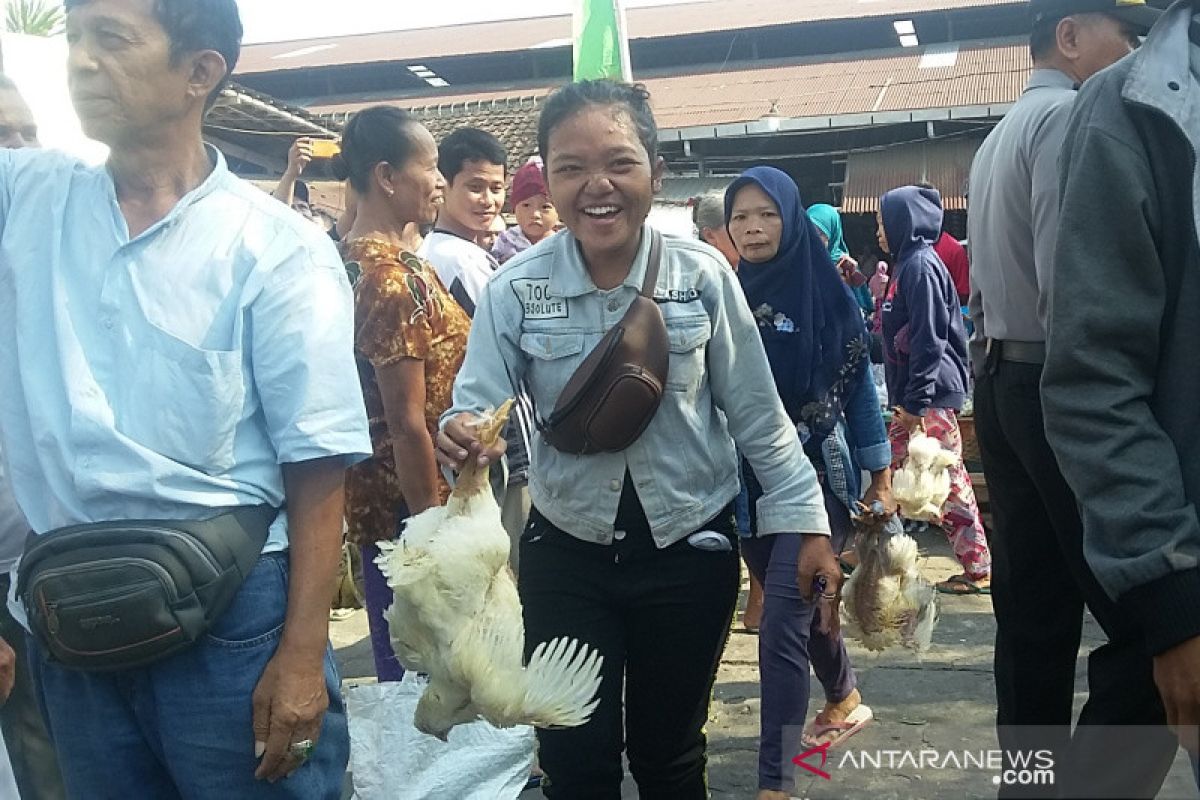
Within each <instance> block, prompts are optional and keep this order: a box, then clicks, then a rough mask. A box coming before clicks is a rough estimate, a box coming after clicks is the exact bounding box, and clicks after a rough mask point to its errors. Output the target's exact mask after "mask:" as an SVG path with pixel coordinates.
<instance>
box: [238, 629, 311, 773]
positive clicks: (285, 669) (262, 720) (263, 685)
mask: <svg viewBox="0 0 1200 800" xmlns="http://www.w3.org/2000/svg"><path fill="white" fill-rule="evenodd" d="M253 703H254V755H255V757H256V758H261V759H262V761H261V763H260V764H259V765H258V770H257V771H255V773H254V777H256V778H259V779H262V780H268V781H270V782H272V783H274V782H275V781H277V780H279V779H280V778H286V777H287V776H288V775H290V774H291V773H292V772H294V771H295V770H297V769H299V768H300V766H301V765H302V764H303V763H304V760H303V759H297V758H295V757H293V756H292V755H291V754H290V753H289V752H288V748H289V747H291V745H293V744H295V743H297V742H303V741H305V740H309V741H311V742H313V744H314V745H315V744H316V742H317V740H318V739H319V738H320V736H321V720H322V719H324V716H325V709H326V708H328V707H329V690H328V689H327V687H326V686H325V664H324V659H323V658H318V659H313V658H312V657H311V655H309V654H304V655H297V654H294V653H292V652H289V651H287V650H284V649H283V647H280V648H279V650H278V651H277V652H276V653H275V655H274V657H272V659H271V660H270V661H269V662H268V663H267V668H266V669H265V670H264V671H263V675H262V678H260V679H259V681H258V686H256V687H255V688H254V696H253Z"/></svg>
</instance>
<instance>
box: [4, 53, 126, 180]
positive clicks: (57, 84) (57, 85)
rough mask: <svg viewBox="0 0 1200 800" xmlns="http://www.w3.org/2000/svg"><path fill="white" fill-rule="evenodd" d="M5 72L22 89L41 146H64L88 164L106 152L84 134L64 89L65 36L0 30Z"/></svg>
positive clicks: (65, 65)
mask: <svg viewBox="0 0 1200 800" xmlns="http://www.w3.org/2000/svg"><path fill="white" fill-rule="evenodd" d="M0 44H2V46H3V49H4V72H5V74H7V75H8V77H10V78H12V80H13V82H14V83H15V84H17V88H19V89H20V90H21V95H22V96H24V98H25V102H26V103H28V104H29V108H30V110H31V111H33V116H34V119H36V120H37V123H38V138H39V139H41V142H42V147H47V148H55V149H59V150H65V151H66V152H68V153H71V154H72V155H76V156H78V157H80V158H82V159H83V160H85V161H87V162H88V163H91V164H99V163H101V162H102V161H104V159H105V158H106V157H107V156H108V148H107V147H105V146H104V145H102V144H99V143H98V142H94V141H92V140H91V139H88V138H87V137H86V136H84V135H83V131H81V130H80V129H79V118H78V117H77V116H75V109H73V108H72V107H71V96H70V93H69V92H68V90H67V40H66V38H65V37H63V36H55V37H53V38H44V37H40V36H24V35H21V34H15V33H4V34H0Z"/></svg>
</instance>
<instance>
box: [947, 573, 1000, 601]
mask: <svg viewBox="0 0 1200 800" xmlns="http://www.w3.org/2000/svg"><path fill="white" fill-rule="evenodd" d="M958 587H962V588H958ZM935 588H936V589H937V590H938V591H939V592H940V593H942V594H955V595H964V596H965V595H972V594H991V593H992V587H991V586H980V585H979V584H978V583H976V582H975V581H973V580H971V579H970V578H968V577H967V576H966V575H955V576H954V577H952V578H947V579H946V580H944V581H942V582H941V583H939V584H937V586H936V587H935Z"/></svg>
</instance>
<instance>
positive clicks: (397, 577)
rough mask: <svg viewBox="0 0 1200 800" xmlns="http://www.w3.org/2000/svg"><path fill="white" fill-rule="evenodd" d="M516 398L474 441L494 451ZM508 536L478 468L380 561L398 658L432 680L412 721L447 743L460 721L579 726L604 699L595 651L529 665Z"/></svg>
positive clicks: (556, 651)
mask: <svg viewBox="0 0 1200 800" xmlns="http://www.w3.org/2000/svg"><path fill="white" fill-rule="evenodd" d="M511 408H512V401H511V400H510V401H509V402H507V403H505V404H504V405H503V406H502V407H501V408H500V409H499V410H498V411H497V412H496V413H494V414H492V415H490V416H488V417H485V418H484V419H483V420H482V421H481V423H480V426H479V440H480V441H481V442H482V443H483V444H484V445H485V446H491V445H492V444H493V443H495V442H496V441H497V440H498V438H499V436H500V431H501V429H502V428H503V427H504V423H505V421H506V420H507V419H508V414H509V411H510V410H511ZM509 547H510V543H509V538H508V534H507V533H506V532H505V530H504V526H503V525H502V524H501V522H500V508H499V506H498V505H497V504H496V500H495V498H494V497H493V495H492V491H491V488H490V486H489V483H488V476H487V471H486V469H479V468H478V467H477V466H476V465H475V464H474V463H473V462H472V463H470V464H468V465H467V466H466V467H465V468H464V469H463V472H462V474H461V475H460V476H459V479H458V483H457V485H456V486H455V488H454V491H453V493H452V494H451V495H450V499H449V501H448V502H447V503H446V505H445V506H438V507H435V508H431V509H429V510H427V511H425V512H423V513H421V514H418V515H417V516H415V517H412V518H410V519H409V520H408V521H407V522H406V523H405V526H404V531H403V534H402V535H401V537H400V538H399V540H398V541H396V542H392V543H384V544H381V545H380V550H381V551H382V552H381V554H380V556H379V558H378V561H377V563H378V564H379V568H380V570H381V571H382V572H383V574H384V576H385V577H386V578H387V581H388V585H389V586H390V587H391V589H392V591H393V593H394V594H395V601H394V602H393V603H392V605H391V607H390V608H389V609H388V611H387V613H386V616H387V621H388V628H389V630H390V633H391V639H392V645H393V647H394V648H395V651H396V655H397V657H398V658H399V660H400V663H402V664H403V665H404V666H405V667H406V668H407V669H410V670H416V671H418V672H422V673H425V674H427V675H428V676H429V685H428V687H426V689H425V691H424V694H422V696H421V699H420V701H419V702H418V703H417V710H416V715H415V718H414V724H415V725H416V727H417V728H418V729H420V730H421V731H422V732H424V733H427V734H430V735H432V736H437V737H438V738H440V739H443V740H444V739H445V738H446V737H447V735H448V734H449V732H450V729H451V728H453V727H454V726H455V725H460V724H464V723H468V722H473V721H475V720H477V719H480V718H482V719H484V720H487V721H488V722H489V723H491V724H492V725H494V726H496V727H498V728H509V727H512V726H514V725H534V726H538V727H574V726H578V725H582V724H584V723H585V722H587V720H588V719H589V717H590V716H591V713H592V711H593V710H594V709H595V707H596V704H597V703H598V702H599V700H598V699H597V697H596V693H597V691H598V690H599V688H600V666H601V661H602V658H601V656H600V654H599V653H597V652H595V651H594V650H593V649H591V648H590V647H588V646H587V645H585V644H582V643H580V642H578V641H576V640H574V639H566V638H560V639H555V640H553V641H551V642H549V643H543V644H539V645H538V646H537V648H536V649H535V650H534V652H533V654H532V656H531V657H530V659H529V663H528V664H527V665H525V664H523V658H522V657H523V654H524V652H523V651H524V644H525V628H524V624H523V622H522V618H521V601H520V599H519V597H518V595H517V587H516V584H515V582H514V581H513V575H512V571H511V570H510V569H509V567H508V556H509Z"/></svg>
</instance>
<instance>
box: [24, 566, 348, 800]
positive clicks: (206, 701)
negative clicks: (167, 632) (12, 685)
mask: <svg viewBox="0 0 1200 800" xmlns="http://www.w3.org/2000/svg"><path fill="white" fill-rule="evenodd" d="M287 590H288V560H287V554H286V553H273V554H268V555H264V556H263V557H262V558H260V559H259V561H258V563H257V564H256V565H255V567H254V569H253V570H251V572H250V575H249V577H247V579H246V582H245V583H244V584H243V585H242V587H241V589H240V590H239V591H238V594H237V595H236V597H235V598H234V600H233V604H232V605H231V606H230V607H229V610H228V611H226V612H225V614H224V615H223V616H222V617H221V618H220V619H219V620H218V621H217V623H216V625H214V626H213V628H212V630H211V631H210V632H209V634H208V635H207V636H206V637H205V638H204V639H203V640H202V641H201V642H199V643H197V644H196V645H195V646H194V647H192V648H191V649H189V650H186V651H184V652H183V653H180V654H178V655H175V656H172V657H170V658H167V659H165V660H163V661H159V662H157V663H155V664H152V665H150V666H149V667H144V668H141V669H131V670H126V671H124V672H115V673H88V672H76V671H73V670H69V669H65V668H63V667H61V666H59V665H57V664H55V663H54V662H52V661H49V660H48V659H47V658H46V656H45V654H44V652H43V651H42V650H41V649H40V648H39V647H38V645H37V644H36V642H34V639H33V637H30V642H31V654H30V661H31V662H32V667H33V672H34V676H35V680H36V683H37V687H38V690H39V694H40V697H41V700H42V702H43V704H44V706H43V707H44V709H45V711H46V716H47V721H48V723H49V728H50V735H51V738H52V739H53V740H54V744H55V748H56V749H57V751H58V759H59V765H60V766H61V768H62V772H63V778H64V781H65V783H66V787H67V794H68V796H70V797H72V798H89V800H92V799H93V798H94V799H95V800H102V799H103V800H107V799H108V798H111V799H112V800H140V798H147V800H150V798H153V800H174V798H180V799H181V800H182V799H183V798H187V799H188V800H191V799H192V798H196V799H197V800H198V799H199V798H213V800H218V799H219V800H225V799H226V798H235V797H236V798H239V800H242V799H243V798H249V799H251V800H253V799H255V798H264V800H265V799H266V798H271V799H272V800H275V799H277V798H278V799H279V800H282V799H283V798H288V799H289V800H291V799H293V798H294V799H295V800H318V799H319V800H327V798H337V797H338V796H339V794H340V792H341V787H342V780H343V776H344V775H345V772H346V762H347V760H348V758H349V755H350V741H349V733H348V730H347V725H346V712H345V708H344V706H343V704H342V696H341V690H340V687H339V684H340V679H339V676H338V672H337V667H336V666H335V665H334V662H333V652H332V650H329V651H327V653H326V656H325V680H326V683H327V686H328V689H329V710H328V711H327V712H326V714H325V721H324V723H323V726H322V728H321V737H320V741H319V742H318V743H317V747H316V750H315V751H314V752H313V755H312V758H311V759H309V760H308V761H307V762H306V763H305V764H304V765H303V766H302V767H301V768H300V769H298V770H297V771H296V772H295V773H293V775H292V776H291V777H289V778H286V779H284V780H281V781H278V782H276V783H275V784H270V783H267V782H265V781H257V780H255V778H254V770H255V769H256V768H257V766H258V760H257V759H256V758H255V757H254V733H253V731H252V730H251V711H252V708H251V695H252V694H253V692H254V687H255V686H256V685H257V683H258V680H259V678H260V677H261V676H262V673H263V670H264V669H265V668H266V665H267V662H268V661H269V660H270V659H271V656H273V655H274V654H275V650H276V648H277V647H278V645H279V638H280V635H281V634H282V630H283V620H284V612H285V609H286V607H287Z"/></svg>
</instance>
